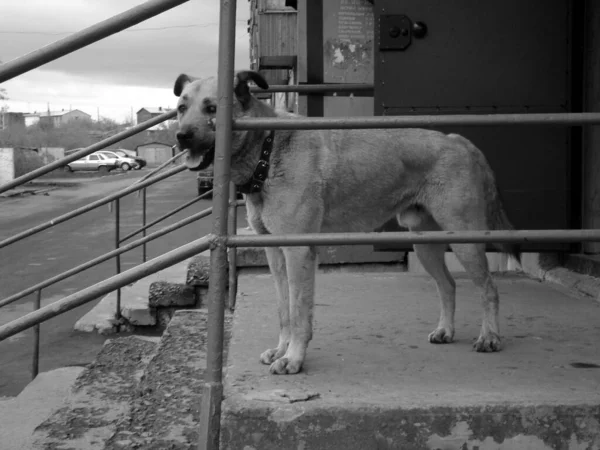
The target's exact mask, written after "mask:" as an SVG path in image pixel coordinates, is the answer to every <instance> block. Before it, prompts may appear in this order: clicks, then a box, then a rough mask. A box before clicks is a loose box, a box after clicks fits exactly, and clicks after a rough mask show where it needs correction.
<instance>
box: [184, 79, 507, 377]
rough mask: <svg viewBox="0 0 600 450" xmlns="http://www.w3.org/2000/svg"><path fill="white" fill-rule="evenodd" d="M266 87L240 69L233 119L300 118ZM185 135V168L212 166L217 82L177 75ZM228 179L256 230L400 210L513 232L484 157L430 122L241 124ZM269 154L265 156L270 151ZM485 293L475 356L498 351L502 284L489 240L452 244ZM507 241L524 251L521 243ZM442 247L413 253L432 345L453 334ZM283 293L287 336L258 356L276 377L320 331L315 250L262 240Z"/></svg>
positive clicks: (407, 216)
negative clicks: (315, 325) (265, 95)
mask: <svg viewBox="0 0 600 450" xmlns="http://www.w3.org/2000/svg"><path fill="white" fill-rule="evenodd" d="M250 82H254V83H255V84H256V85H257V86H259V87H260V88H264V89H266V88H268V84H267V82H266V81H265V79H264V78H263V77H262V76H261V75H260V74H259V73H257V72H253V71H239V72H237V73H236V74H235V77H234V93H235V98H234V99H233V117H234V119H239V118H248V117H258V118H261V117H273V118H275V117H281V118H286V119H289V118H300V117H301V116H298V115H295V114H292V113H288V112H285V111H276V110H274V109H273V108H272V107H270V106H269V105H268V104H266V103H265V102H262V101H260V100H258V99H257V98H256V97H254V96H253V95H252V94H251V92H250V88H249V83H250ZM173 91H174V94H175V95H176V96H177V97H179V99H178V104H177V119H178V123H179V127H178V131H177V140H178V142H179V145H180V147H181V148H182V149H187V150H188V156H187V159H186V164H187V166H188V168H189V169H190V170H201V169H204V168H206V167H207V166H208V165H210V164H211V163H212V162H213V159H214V147H215V117H216V116H215V115H216V108H217V79H216V78H206V79H199V78H194V77H191V76H189V75H186V74H181V75H180V76H179V77H178V78H177V79H176V81H175V85H174V88H173ZM231 151H232V155H231V179H232V181H233V182H234V183H235V184H236V185H237V186H238V187H244V189H246V191H245V192H246V195H245V197H246V208H247V213H248V221H249V223H250V225H251V226H252V229H253V230H254V231H255V232H256V233H257V234H269V233H271V234H287V233H319V232H342V231H372V230H373V229H375V228H376V227H378V226H380V225H381V224H383V223H385V222H386V221H388V220H390V219H393V218H394V217H396V219H397V220H398V223H399V224H400V225H402V226H404V227H407V228H409V229H410V230H411V231H440V230H502V229H513V227H512V226H511V224H510V222H509V220H508V218H507V215H506V213H505V210H504V208H503V206H502V202H501V200H500V197H499V193H498V189H497V186H496V182H495V177H494V174H493V172H492V170H491V168H490V166H489V164H488V162H487V160H486V158H485V157H484V155H483V153H482V152H481V151H480V150H479V149H478V148H477V147H475V146H474V145H473V144H472V143H471V142H470V141H469V140H467V139H465V138H464V137H462V136H459V135H457V134H443V133H441V132H438V131H432V130H425V129H373V130H371V129H369V130H324V131H314V130H302V131H300V130H287V131H276V132H274V131H268V130H267V131H263V130H249V131H233V136H232V147H231ZM266 153H268V154H269V155H267V156H266V157H265V155H266ZM450 247H451V249H452V251H453V252H454V253H455V254H456V256H457V258H458V260H459V261H460V262H461V263H462V265H463V266H464V268H465V270H466V272H467V273H468V275H469V276H470V278H471V279H472V281H473V282H474V284H475V285H476V286H477V288H479V290H480V291H481V294H482V299H483V322H482V325H481V332H480V334H479V337H478V338H477V340H476V341H475V343H474V348H475V350H476V351H478V352H494V351H499V350H500V348H501V340H500V334H499V326H498V304H499V302H498V290H497V288H496V285H495V283H494V281H493V279H492V277H491V275H490V272H489V268H488V262H487V259H486V256H485V245H484V244H450ZM498 247H499V249H500V250H501V251H503V252H506V253H508V254H510V255H513V256H514V257H515V258H517V259H518V247H517V246H516V245H511V244H500V245H498ZM447 248H448V245H446V244H418V245H414V250H415V252H416V254H417V256H418V258H419V260H420V261H421V263H422V265H423V267H424V268H425V270H426V271H427V272H428V273H429V274H430V275H431V276H432V277H433V278H434V280H435V283H436V284H437V289H438V292H439V297H440V303H441V313H440V319H439V323H438V325H437V327H436V328H435V329H434V330H433V331H432V332H431V333H430V334H429V337H428V338H429V342H431V343H434V344H438V343H439V344H444V343H450V342H452V341H453V339H454V309H455V286H456V285H455V281H454V279H453V277H452V275H451V274H450V272H449V271H448V268H447V267H446V264H445V261H444V253H445V251H446V249H447ZM265 251H266V254H267V259H268V263H269V268H270V271H271V273H272V275H273V278H274V280H275V287H276V291H277V295H278V312H279V321H280V331H279V341H278V343H277V345H276V346H275V347H274V348H271V349H267V350H265V351H264V352H263V353H262V354H261V355H260V361H261V362H262V363H264V364H267V365H270V372H271V373H273V374H295V373H297V372H299V371H300V370H301V368H302V364H303V362H304V359H305V355H306V351H307V346H308V343H309V341H310V340H311V339H312V319H313V305H314V294H315V273H316V268H317V252H316V249H315V247H282V248H279V247H273V248H265Z"/></svg>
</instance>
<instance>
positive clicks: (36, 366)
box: [31, 289, 42, 380]
mask: <svg viewBox="0 0 600 450" xmlns="http://www.w3.org/2000/svg"><path fill="white" fill-rule="evenodd" d="M41 306H42V290H41V289H38V291H37V293H36V296H35V303H34V311H37V310H38V309H40V307H41ZM39 370H40V324H39V323H38V324H36V325H35V326H34V327H33V361H32V362H31V379H32V380H34V379H35V377H37V375H38V373H39Z"/></svg>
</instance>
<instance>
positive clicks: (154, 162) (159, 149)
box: [136, 143, 173, 166]
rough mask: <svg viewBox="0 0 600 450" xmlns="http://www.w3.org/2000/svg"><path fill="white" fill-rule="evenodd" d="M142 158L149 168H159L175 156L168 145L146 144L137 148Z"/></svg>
mask: <svg viewBox="0 0 600 450" xmlns="http://www.w3.org/2000/svg"><path fill="white" fill-rule="evenodd" d="M136 151H137V154H138V156H139V157H140V158H144V159H145V160H146V162H147V163H148V166H158V165H160V164H162V163H164V162H166V161H168V160H169V158H171V157H172V156H173V150H172V148H171V146H170V145H166V144H156V143H155V144H145V145H140V146H139V147H137V148H136Z"/></svg>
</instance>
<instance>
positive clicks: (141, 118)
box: [136, 109, 152, 124]
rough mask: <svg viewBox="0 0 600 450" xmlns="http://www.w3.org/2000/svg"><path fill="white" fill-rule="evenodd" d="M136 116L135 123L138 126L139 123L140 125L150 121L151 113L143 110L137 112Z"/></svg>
mask: <svg viewBox="0 0 600 450" xmlns="http://www.w3.org/2000/svg"><path fill="white" fill-rule="evenodd" d="M136 116H137V117H136V118H137V123H138V124H140V123H142V122H145V121H146V120H150V119H152V114H151V113H149V112H148V111H146V110H145V109H144V110H142V111H139V112H138V113H137V114H136Z"/></svg>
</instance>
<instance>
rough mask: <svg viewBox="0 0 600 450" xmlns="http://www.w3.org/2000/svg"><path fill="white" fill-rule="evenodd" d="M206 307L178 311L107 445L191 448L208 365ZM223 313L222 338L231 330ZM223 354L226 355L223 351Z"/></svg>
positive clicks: (109, 449)
mask: <svg viewBox="0 0 600 450" xmlns="http://www.w3.org/2000/svg"><path fill="white" fill-rule="evenodd" d="M206 324H207V313H206V312H205V311H201V310H180V311H176V312H175V314H174V315H173V318H172V320H171V321H170V322H169V325H168V327H167V329H166V330H165V333H164V334H163V336H162V338H161V341H160V345H159V347H158V350H157V352H156V355H155V356H154V358H153V359H152V361H150V363H149V364H148V366H147V367H146V370H145V372H144V375H143V377H142V379H141V380H140V382H139V384H138V387H137V392H138V395H137V396H135V397H133V398H132V403H131V405H130V407H129V416H128V419H127V420H124V421H121V422H120V424H119V426H118V427H117V429H116V430H115V433H114V435H113V436H112V437H111V438H110V439H109V440H108V442H107V443H106V447H105V449H106V450H117V449H130V448H140V449H148V450H162V449H168V448H173V449H195V448H196V447H195V445H197V440H198V419H199V406H200V398H201V392H202V384H203V379H204V371H205V369H206ZM230 327H231V316H229V315H228V316H226V329H225V330H226V333H225V336H226V337H225V339H226V342H228V341H229V336H230V334H231V330H230ZM226 356H227V355H225V357H226Z"/></svg>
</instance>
